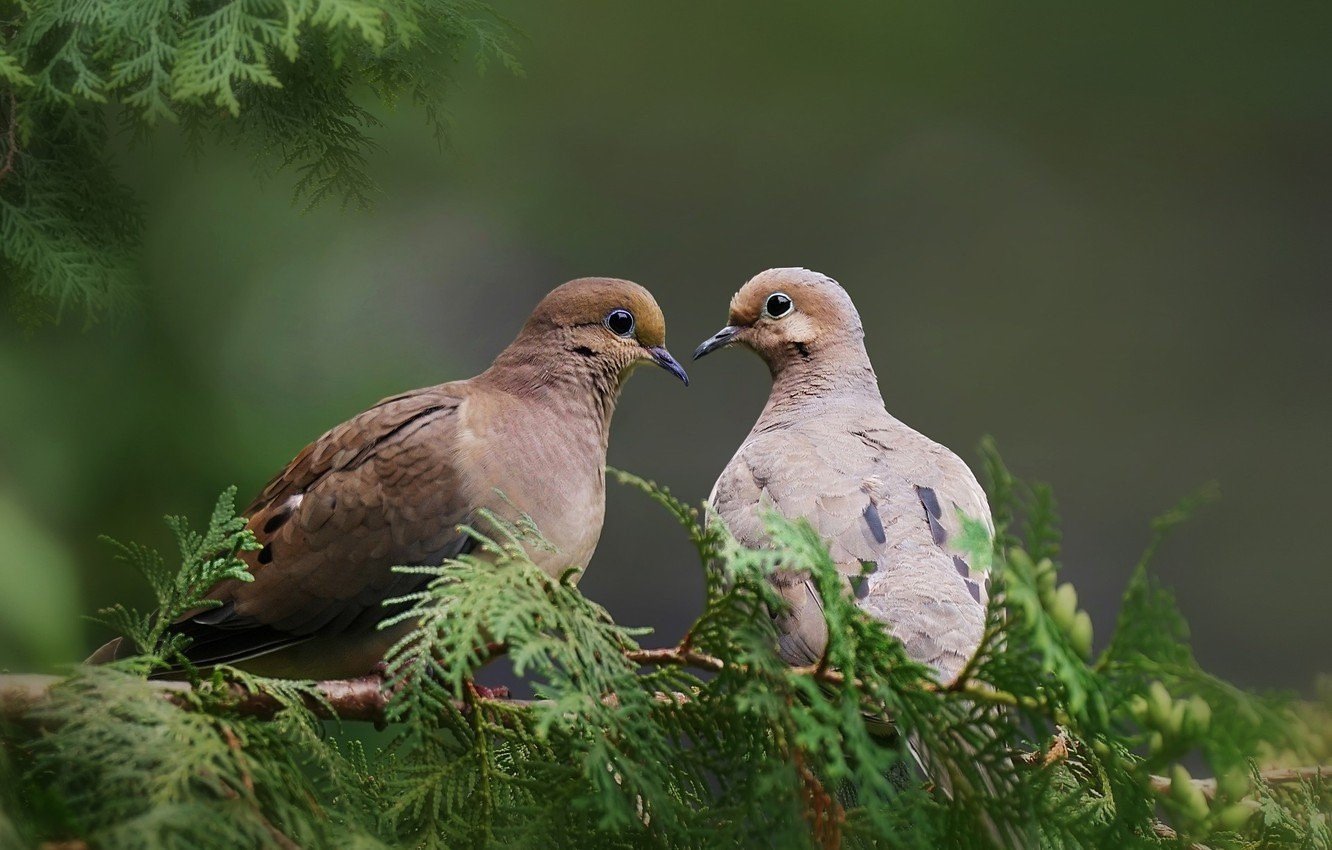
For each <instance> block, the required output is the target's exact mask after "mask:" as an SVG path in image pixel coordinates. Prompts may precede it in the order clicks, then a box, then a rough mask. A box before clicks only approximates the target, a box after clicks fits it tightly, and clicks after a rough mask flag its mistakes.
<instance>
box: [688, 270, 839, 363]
mask: <svg viewBox="0 0 1332 850" xmlns="http://www.w3.org/2000/svg"><path fill="white" fill-rule="evenodd" d="M864 336H865V332H864V329H863V327H862V326H861V324H860V314H859V313H857V312H856V307H855V305H854V304H852V303H851V296H849V295H847V294H846V290H845V289H843V288H842V286H841V284H839V283H838V282H837V281H835V280H833V279H832V278H830V277H828V276H827V275H822V274H819V273H818V272H812V271H810V270H809V269H768V270H767V271H765V272H760V273H759V274H757V275H755V276H754V277H753V278H751V279H750V280H749V282H748V283H746V284H745V285H744V286H742V287H740V291H739V292H737V293H736V294H735V296H734V297H733V298H731V313H730V317H729V319H728V321H727V323H726V327H724V328H722V329H721V330H719V331H717V333H715V334H713V335H712V336H711V337H709V338H708V339H706V340H704V342H703V344H702V345H700V346H699V347H698V349H697V350H695V351H694V359H695V360H697V359H698V358H700V357H703V356H704V355H706V354H710V353H711V352H713V351H716V350H717V349H719V348H725V347H727V346H729V345H733V344H737V343H738V344H740V345H743V346H745V347H746V348H749V349H752V350H753V351H754V352H755V353H756V354H758V356H759V357H762V358H763V360H764V361H765V362H766V363H767V364H768V367H769V368H770V369H771V370H772V373H773V374H774V375H776V374H780V373H781V372H783V371H785V370H786V369H787V368H789V367H791V366H795V365H799V364H805V363H809V362H810V361H814V360H823V359H828V358H829V357H830V356H832V355H834V354H835V353H836V352H839V351H849V352H862V353H863V351H864V347H863V343H862V340H863V339H864ZM862 356H863V355H862Z"/></svg>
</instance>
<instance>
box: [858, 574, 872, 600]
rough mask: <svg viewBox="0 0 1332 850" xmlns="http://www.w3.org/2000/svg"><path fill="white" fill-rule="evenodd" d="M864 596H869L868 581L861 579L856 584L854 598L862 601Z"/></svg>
mask: <svg viewBox="0 0 1332 850" xmlns="http://www.w3.org/2000/svg"><path fill="white" fill-rule="evenodd" d="M866 596H869V579H864V578H862V579H861V580H860V581H858V582H856V598H857V599H864V598H865V597H866Z"/></svg>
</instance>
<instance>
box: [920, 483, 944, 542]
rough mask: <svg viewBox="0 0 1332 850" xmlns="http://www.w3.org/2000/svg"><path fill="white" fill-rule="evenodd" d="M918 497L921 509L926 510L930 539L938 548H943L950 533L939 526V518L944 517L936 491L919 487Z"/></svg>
mask: <svg viewBox="0 0 1332 850" xmlns="http://www.w3.org/2000/svg"><path fill="white" fill-rule="evenodd" d="M916 495H917V496H918V497H919V498H920V505H921V507H923V508H924V509H925V521H926V522H927V523H929V526H930V537H931V538H932V539H933V540H934V544H935V545H936V546H942V545H943V544H944V541H945V540H947V539H948V532H947V531H945V530H944V527H943V526H942V525H940V524H939V517H940V516H942V515H943V511H942V510H941V509H940V508H939V497H938V496H936V495H934V490H933V489H932V488H930V487H917V488H916Z"/></svg>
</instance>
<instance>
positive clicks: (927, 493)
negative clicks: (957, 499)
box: [916, 487, 943, 519]
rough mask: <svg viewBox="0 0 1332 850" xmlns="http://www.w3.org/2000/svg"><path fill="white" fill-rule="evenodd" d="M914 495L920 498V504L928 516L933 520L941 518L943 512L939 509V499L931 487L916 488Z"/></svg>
mask: <svg viewBox="0 0 1332 850" xmlns="http://www.w3.org/2000/svg"><path fill="white" fill-rule="evenodd" d="M916 495H917V496H919V497H920V503H921V504H922V505H924V506H925V510H927V511H929V514H930V516H932V517H934V518H935V519H938V518H939V517H941V516H943V510H942V509H941V508H940V507H939V497H938V496H936V495H935V494H934V488H933V487H917V488H916Z"/></svg>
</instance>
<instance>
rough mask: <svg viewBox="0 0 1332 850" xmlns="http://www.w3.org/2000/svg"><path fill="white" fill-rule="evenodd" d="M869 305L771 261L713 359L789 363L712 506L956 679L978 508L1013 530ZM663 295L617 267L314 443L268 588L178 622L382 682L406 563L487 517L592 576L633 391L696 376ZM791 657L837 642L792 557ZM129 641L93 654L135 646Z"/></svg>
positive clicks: (273, 511) (267, 516) (977, 601)
mask: <svg viewBox="0 0 1332 850" xmlns="http://www.w3.org/2000/svg"><path fill="white" fill-rule="evenodd" d="M863 339H864V331H863V327H862V325H861V321H860V316H859V314H858V313H857V312H856V309H855V306H854V305H853V304H852V302H851V298H850V297H849V296H848V295H847V293H846V291H845V290H844V289H842V287H841V286H840V285H839V284H838V283H837V282H835V281H833V280H832V279H831V278H828V277H826V276H824V275H821V274H818V273H815V272H811V271H808V270H805V269H771V270H769V271H765V272H763V273H761V274H759V275H757V276H756V277H754V278H753V279H752V280H750V281H749V282H748V283H746V284H745V285H744V286H743V287H742V288H741V289H740V291H739V292H737V293H736V295H735V296H734V298H732V299H731V305H730V317H729V321H728V323H727V325H726V327H724V328H722V329H721V330H720V331H718V332H717V333H716V334H715V335H713V336H712V337H711V338H709V339H708V340H706V341H705V342H704V343H703V344H702V345H700V346H699V347H698V349H697V351H695V352H694V357H695V359H697V358H699V357H702V356H704V355H706V354H708V353H710V352H712V351H716V350H717V349H720V348H723V347H726V346H729V345H743V346H745V347H748V348H750V349H752V350H753V351H754V352H756V353H757V354H758V355H759V356H760V357H762V358H763V359H764V361H766V362H767V364H768V366H769V368H770V369H771V371H772V376H773V383H772V393H771V395H770V396H769V398H768V402H767V405H766V406H765V407H764V409H763V412H762V414H761V415H760V416H759V419H758V422H757V423H756V424H755V425H754V428H753V430H752V431H751V432H750V434H749V436H748V437H747V438H746V439H745V441H744V443H743V444H742V445H741V446H740V449H739V450H738V451H737V452H736V454H735V457H734V458H733V459H732V460H731V462H730V463H729V464H728V465H727V466H726V468H725V470H723V472H722V474H721V477H720V478H719V479H718V480H717V484H716V486H715V488H714V489H713V491H712V496H711V498H710V503H711V507H712V510H713V511H715V512H716V515H717V516H718V517H720V519H721V520H722V521H723V522H724V523H725V524H726V526H727V527H728V528H729V529H730V531H731V533H732V534H733V535H734V536H735V537H736V538H737V539H738V540H739V542H741V543H742V544H744V545H746V546H750V547H753V548H758V547H762V546H763V545H764V543H765V539H764V538H765V534H764V523H763V516H764V514H765V513H766V512H767V511H769V510H776V511H777V512H779V513H781V514H783V515H785V516H787V517H790V518H797V517H803V518H805V519H807V520H808V521H809V522H810V523H812V525H813V527H814V528H815V529H816V530H817V531H818V532H819V533H820V534H821V535H822V536H823V537H824V538H825V540H826V541H827V543H828V545H829V547H830V551H831V553H832V555H833V558H834V560H835V561H836V563H837V565H838V568H839V570H840V571H841V572H842V573H843V574H844V575H845V576H847V582H848V583H847V587H848V592H851V587H852V583H851V578H852V577H861V576H864V579H863V580H862V581H859V582H857V583H856V584H855V590H854V593H855V594H856V597H857V599H858V604H859V605H860V606H861V607H862V608H863V609H865V610H866V611H867V612H869V613H870V614H871V615H872V616H874V617H875V618H877V619H878V620H880V621H881V622H883V623H884V624H885V625H886V626H887V628H888V629H889V630H890V631H891V632H892V633H893V634H894V635H896V636H897V637H898V638H899V639H900V640H901V641H902V642H903V644H904V645H905V647H906V650H907V652H908V653H909V654H910V655H911V656H912V657H913V658H915V659H916V660H917V661H920V662H923V663H926V664H929V665H931V666H933V667H934V668H935V669H936V670H937V671H938V672H939V674H940V676H941V677H942V678H943V679H945V680H949V679H951V678H952V677H953V676H955V675H956V674H957V672H958V670H959V669H960V668H961V667H962V666H963V664H964V663H965V661H966V659H967V658H968V657H970V655H971V654H972V652H973V651H974V650H975V648H976V647H977V645H978V643H979V641H980V638H981V633H982V631H983V626H984V616H985V612H984V609H985V594H986V587H985V576H984V575H983V574H981V573H979V572H978V571H975V570H971V569H969V567H968V565H967V563H966V562H965V561H964V560H963V558H962V556H961V555H960V554H959V553H957V552H954V551H953V550H952V549H951V548H950V545H949V544H950V540H953V539H954V538H956V537H957V536H958V535H959V534H960V532H961V519H960V515H968V516H970V517H973V518H976V519H979V520H981V521H983V522H985V523H986V524H987V525H988V524H989V523H990V512H989V507H988V505H987V503H986V499H985V494H984V492H983V491H982V490H981V488H980V486H979V485H978V484H977V483H976V479H975V477H974V476H973V475H972V473H971V471H970V470H969V469H968V468H967V466H966V464H964V463H963V462H962V460H961V459H959V458H958V457H957V456H956V455H955V454H953V453H952V452H951V451H949V450H948V449H946V448H944V447H943V446H940V445H938V444H937V443H934V442H932V441H931V440H929V439H928V438H926V437H924V436H923V435H921V434H919V433H917V432H916V431H914V430H912V429H911V428H908V427H907V426H906V425H904V424H902V423H901V422H899V421H898V420H896V419H894V418H893V417H892V416H890V415H889V414H888V413H887V411H886V410H885V409H884V404H883V398H882V396H881V395H880V394H879V388H878V382H877V379H876V378H875V374H874V369H873V367H872V366H871V365H870V361H869V357H868V356H867V354H866V352H865V346H864V342H863ZM665 341H666V327H665V320H664V318H663V316H662V313H661V309H660V308H659V307H658V306H657V303H656V301H655V300H654V299H653V297H652V295H651V294H650V293H649V292H648V291H647V290H646V289H644V288H643V287H641V286H639V285H638V284H635V283H631V282H629V281H624V280H614V279H606V278H584V279H580V280H574V281H570V282H569V283H566V284H564V285H562V286H560V287H558V288H556V289H555V290H554V291H552V292H551V293H550V294H549V295H547V296H546V297H545V298H544V299H543V300H542V301H541V303H540V304H538V305H537V307H536V309H535V311H533V313H532V315H531V317H530V318H529V319H528V321H527V323H526V325H524V327H523V329H522V330H521V331H520V332H519V334H518V336H517V338H516V339H515V340H514V341H513V342H512V343H511V344H510V345H509V346H508V347H507V348H506V349H504V351H502V352H501V353H500V355H499V356H498V357H497V358H496V359H495V362H494V363H493V364H492V365H491V366H490V368H489V369H487V370H486V371H484V372H482V373H481V374H480V375H477V376H476V377H475V378H472V379H470V380H466V381H455V382H452V383H447V384H440V385H438V386H434V387H427V388H425V389H420V390H414V391H412V392H407V393H403V394H401V395H396V396H392V397H390V398H387V399H384V400H383V401H381V402H380V403H378V404H377V405H375V406H374V407H372V408H370V409H369V410H367V411H365V412H364V413H361V414H360V415H358V416H356V417H354V418H352V419H351V420H349V421H347V422H344V423H343V424H341V425H338V426H337V427H335V428H333V429H332V430H330V431H329V432H328V433H326V434H324V435H323V436H322V437H320V438H319V439H317V440H315V441H314V442H313V443H311V444H310V445H309V446H307V447H306V448H305V449H303V450H302V451H301V452H300V454H298V455H297V456H296V458H295V459H294V460H292V461H291V463H289V464H288V465H287V466H286V468H285V469H283V470H282V471H281V472H280V473H278V475H277V476H276V477H275V478H274V479H273V480H272V481H271V482H269V484H268V485H267V486H266V487H265V488H264V490H263V492H262V493H260V494H259V497H258V498H257V499H255V500H254V502H253V503H252V504H251V505H250V506H249V507H248V508H247V509H246V511H245V515H246V517H247V524H248V528H249V529H250V530H251V531H252V532H253V533H254V534H255V536H256V537H257V539H258V541H259V543H260V544H262V548H260V549H258V550H256V551H254V552H246V553H244V554H243V556H242V557H244V558H245V560H246V563H247V566H248V567H249V572H250V574H251V575H252V577H253V581H249V582H240V581H236V580H228V581H224V582H222V583H220V584H218V585H217V586H216V587H214V588H212V590H211V591H210V592H209V594H208V596H209V598H210V599H214V600H217V602H219V603H220V605H218V606H217V607H214V608H209V609H206V610H203V611H196V612H192V613H190V614H187V615H185V616H184V617H182V618H181V619H180V620H179V621H178V622H177V623H175V624H174V626H173V627H172V629H173V631H174V632H175V633H177V634H181V635H185V636H187V637H189V638H190V639H191V642H190V644H189V646H188V648H187V649H186V650H185V653H186V655H187V657H188V658H189V659H190V660H191V662H192V663H194V664H196V665H199V666H208V665H215V664H223V663H226V664H236V665H238V666H242V667H245V668H247V669H250V670H252V671H253V672H257V673H261V674H266V675H277V676H292V677H300V678H339V677H347V676H359V675H362V674H364V673H366V672H368V671H370V670H372V669H374V668H375V666H376V665H377V664H378V662H379V661H380V660H381V659H382V658H383V656H384V653H385V651H386V650H387V649H388V647H390V646H391V645H392V644H393V643H395V642H396V641H397V640H398V639H399V638H400V637H401V636H402V635H403V633H404V632H405V631H407V630H410V628H411V624H410V623H404V624H400V625H398V626H397V627H396V628H392V629H380V628H377V626H378V625H379V623H380V622H381V621H382V620H383V619H384V618H385V615H386V611H385V608H384V604H383V603H384V601H385V600H386V599H392V598H394V597H400V596H403V595H404V594H407V593H409V592H410V591H412V590H413V589H414V584H415V583H416V582H419V581H420V580H421V579H420V576H417V575H412V574H404V573H401V572H395V571H394V570H393V569H392V568H393V567H394V566H397V565H420V564H438V563H440V562H442V561H444V560H445V559H448V558H453V557H457V556H459V555H460V554H463V553H465V552H466V551H467V550H468V548H469V546H470V545H471V541H472V538H471V537H470V536H469V535H468V534H466V533H465V532H464V531H463V530H461V528H460V526H464V525H471V524H474V523H475V522H476V520H477V519H478V517H479V516H480V515H482V514H483V513H484V512H487V511H489V512H492V513H493V514H494V515H496V516H499V517H505V518H509V519H517V518H518V517H520V516H523V515H526V516H528V517H531V518H532V519H533V520H534V522H535V524H536V525H537V527H538V529H539V530H540V532H541V533H542V535H543V536H544V537H545V538H546V541H547V542H549V543H550V544H552V547H551V548H550V549H546V548H542V549H539V550H534V551H532V552H531V553H530V554H531V557H532V560H533V561H534V562H535V563H536V564H537V566H538V567H540V568H541V569H542V570H544V571H545V572H547V573H549V574H550V575H552V576H558V575H561V574H563V573H564V572H565V571H566V570H567V569H569V568H571V567H572V568H575V569H577V570H581V569H582V568H583V567H584V566H586V564H587V562H588V561H589V560H590V559H591V557H592V552H593V550H594V549H595V548H596V544H597V539H598V538H599V537H600V534H601V527H602V521H603V518H604V515H605V491H606V476H605V467H606V447H607V443H608V441H609V438H610V422H611V415H612V413H613V412H614V409H615V404H616V400H617V398H618V396H619V391H620V387H621V385H622V384H623V382H624V380H625V378H627V377H628V375H629V373H630V372H631V371H632V370H633V369H634V368H635V367H636V366H638V365H639V364H641V363H645V362H652V363H655V364H657V365H658V366H661V367H662V368H664V369H665V370H666V371H668V372H670V373H671V374H673V375H675V376H676V377H678V378H679V379H680V380H681V381H683V382H685V383H686V384H688V382H689V379H688V376H687V375H686V374H685V371H684V369H683V368H682V367H681V366H680V364H679V363H678V362H677V361H676V360H675V358H673V357H672V356H671V354H670V352H668V351H667V350H666V347H665ZM773 581H774V583H775V584H776V585H777V587H778V588H779V589H780V592H781V594H782V596H783V597H784V598H785V599H786V601H787V602H788V603H789V607H788V608H787V609H786V610H784V611H780V612H775V617H776V624H777V627H778V634H779V641H780V645H779V650H780V652H781V655H782V657H783V658H784V659H785V660H786V661H788V662H790V663H791V664H810V663H814V662H816V661H818V660H819V659H820V658H821V657H822V655H823V651H824V648H825V646H826V643H827V625H826V622H825V620H824V617H823V613H822V608H821V603H820V598H819V596H818V593H817V592H816V590H815V589H814V587H813V586H812V585H811V583H810V581H809V577H808V574H807V573H804V572H802V571H801V570H800V568H799V565H792V566H791V567H790V568H789V569H783V570H781V571H779V572H777V573H775V574H774V576H773ZM128 649H129V648H128V647H123V646H121V645H120V644H119V642H116V641H113V642H112V643H109V644H107V645H106V646H104V647H102V648H101V649H100V650H98V651H97V653H95V654H94V655H93V657H92V658H91V659H90V661H106V660H110V659H112V658H115V657H118V656H119V655H122V654H127V652H128Z"/></svg>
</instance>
